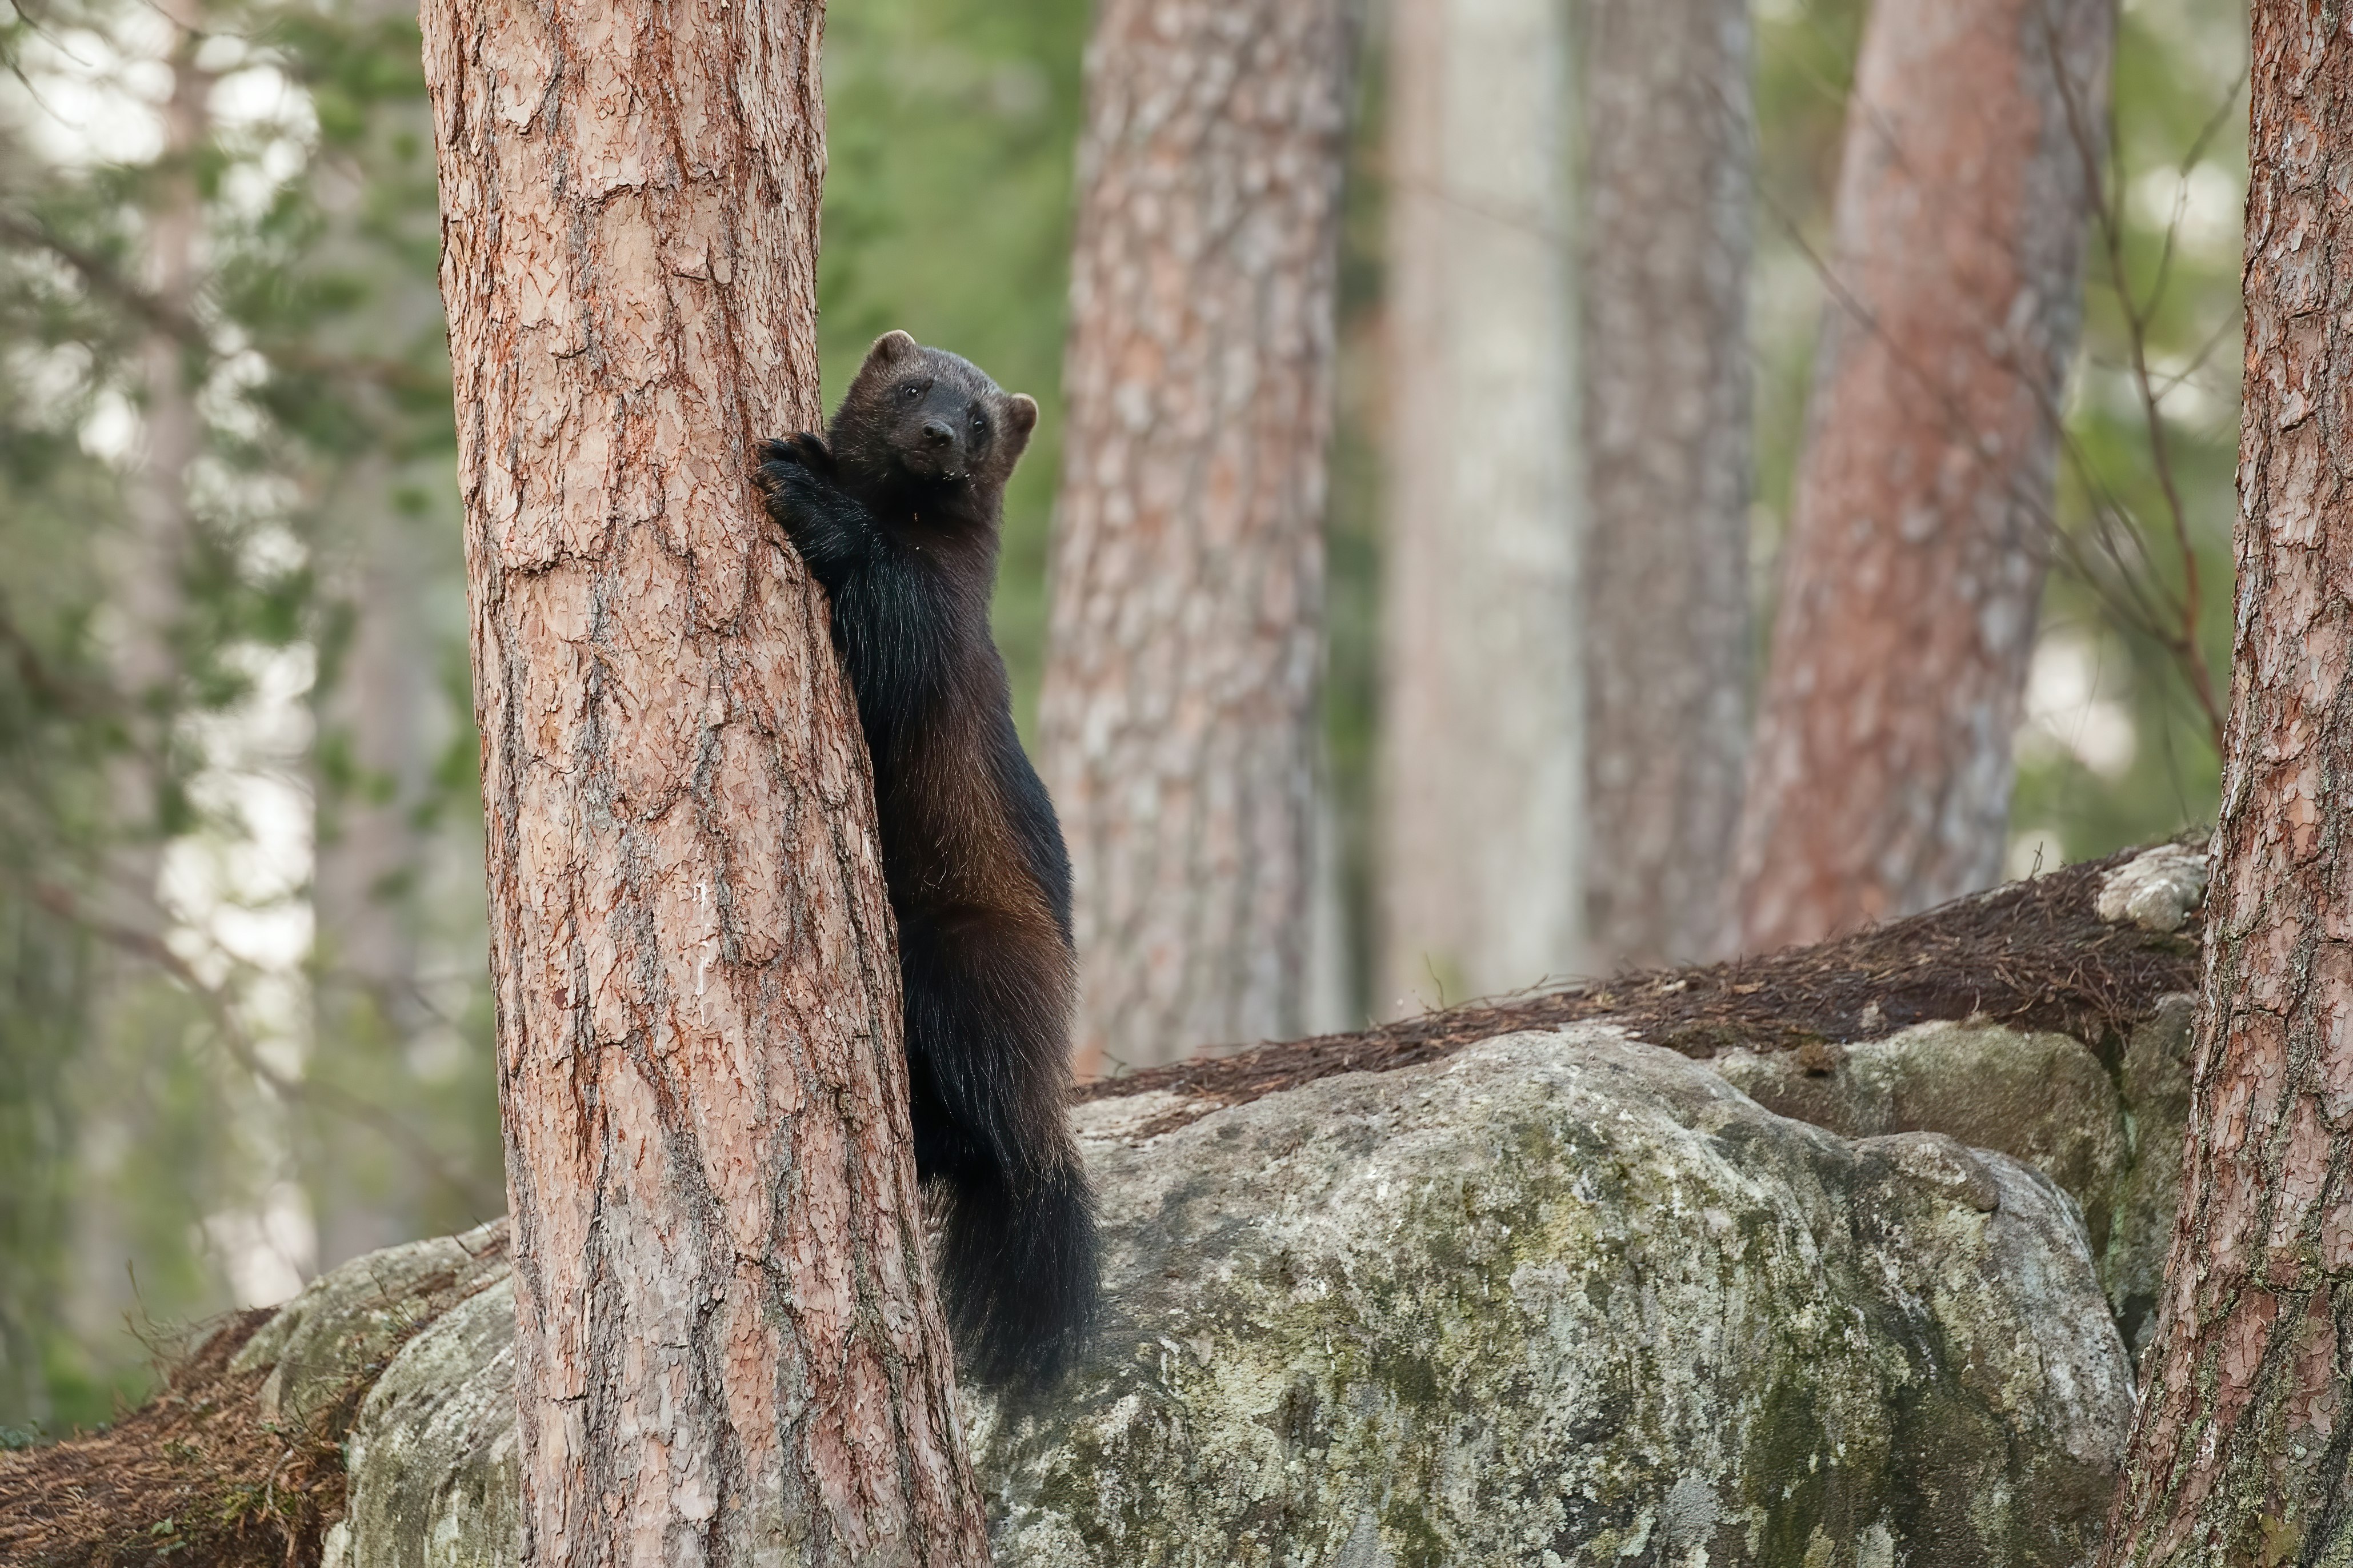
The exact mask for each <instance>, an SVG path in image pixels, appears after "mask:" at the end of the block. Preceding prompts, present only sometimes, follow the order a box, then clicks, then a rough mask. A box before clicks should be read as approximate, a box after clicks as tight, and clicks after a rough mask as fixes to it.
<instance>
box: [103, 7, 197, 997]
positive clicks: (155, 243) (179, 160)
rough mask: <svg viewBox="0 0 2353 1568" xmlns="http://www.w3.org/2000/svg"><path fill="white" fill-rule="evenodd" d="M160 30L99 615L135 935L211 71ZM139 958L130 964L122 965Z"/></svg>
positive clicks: (123, 899)
mask: <svg viewBox="0 0 2353 1568" xmlns="http://www.w3.org/2000/svg"><path fill="white" fill-rule="evenodd" d="M161 10H162V12H163V15H164V20H165V23H166V25H167V26H170V28H171V29H172V41H171V44H170V46H169V48H168V50H167V53H166V56H165V58H166V62H167V64H168V65H169V67H170V70H171V79H172V89H171V92H170V94H169V95H168V96H167V97H166V98H165V99H164V103H163V108H162V113H161V119H162V129H163V133H164V144H163V148H162V151H161V153H160V154H159V155H158V157H157V159H156V163H155V165H154V173H153V181H152V184H150V185H149V187H148V189H147V190H146V192H145V193H144V195H145V198H146V200H145V206H146V213H145V217H146V229H147V267H148V278H147V287H148V289H149V296H150V298H151V299H152V300H153V302H154V305H155V307H156V309H155V312H154V313H155V316H156V317H157V318H158V319H157V320H156V321H153V323H152V324H151V325H150V326H149V327H148V329H147V331H146V332H145V333H144V335H143V336H142V338H141V340H140V344H139V356H138V365H139V385H140V395H141V409H140V412H141V416H142V420H141V425H142V432H141V433H142V450H141V453H140V458H139V463H138V467H137V468H136V470H135V471H134V472H133V473H132V478H131V485H130V496H129V500H130V507H129V521H130V523H131V527H130V530H129V531H128V532H127V534H126V535H125V536H124V537H123V538H121V540H120V541H119V542H117V545H116V548H115V549H114V551H113V552H112V561H111V576H112V581H111V584H109V601H110V603H109V608H110V610H111V615H112V616H113V618H114V620H115V622H116V625H117V628H118V630H117V635H116V637H115V639H114V650H113V659H112V662H113V671H112V674H113V678H114V684H115V689H117V691H119V692H120V693H121V697H122V700H123V701H124V702H125V703H126V704H127V705H128V711H129V713H130V723H129V725H128V726H127V733H126V737H125V738H126V741H127V742H128V744H127V746H126V748H125V750H124V752H122V754H121V757H120V758H118V760H117V761H116V763H115V765H114V769H113V780H112V790H113V796H114V798H113V803H112V804H113V815H114V821H115V828H116V832H115V842H116V847H115V849H114V850H113V865H112V866H111V868H110V872H109V878H108V881H109V886H108V888H107V889H106V895H105V900H104V907H103V908H102V910H100V914H101V917H102V918H103V919H105V920H107V921H111V922H112V923H114V924H116V925H118V926H120V927H122V928H124V929H127V930H129V931H136V932H139V933H141V934H142V935H154V934H158V933H160V931H162V929H163V924H164V921H163V916H162V911H161V909H160V907H159V906H158V905H157V903H156V901H155V900H156V889H155V878H156V874H157V872H158V870H159V868H160V867H161V864H162V857H163V837H164V828H165V826H166V825H165V824H164V821H163V820H162V815H163V813H164V811H165V809H166V800H165V790H166V788H167V784H168V770H167V766H166V760H167V753H168V751H169V748H170V743H171V732H170V724H171V718H172V713H173V710H174V705H175V703H176V701H177V700H178V695H179V694H178V691H177V687H178V685H179V680H180V657H179V650H178V647H177V645H176V643H175V641H174V634H175V633H176V632H177V631H178V629H179V626H180V620H181V616H182V615H183V613H184V612H185V603H184V597H185V595H184V577H185V574H186V572H187V569H188V559H189V551H190V549H191V546H192V544H193V542H194V535H195V522H194V520H193V518H192V516H191V514H190V511H189V499H188V485H189V478H190V473H191V470H192V469H194V468H195V462H196V458H197V455H198V453H199V452H200V451H201V449H202V447H203V445H204V423H203V420H202V418H201V416H199V415H198V413H197V410H196V384H195V376H196V375H197V374H199V367H200V366H201V363H202V359H203V349H202V346H201V345H200V344H197V343H194V342H190V341H189V340H188V337H187V335H186V328H187V326H188V324H189V323H192V322H194V321H195V319H196V318H195V305H196V294H197V289H198V287H199V285H200V283H201V282H202V279H203V275H204V274H203V266H204V262H203V258H202V256H201V254H200V251H199V247H200V246H201V244H202V241H203V237H204V198H203V195H202V193H201V191H200V189H199V187H198V184H197V180H198V173H197V169H196V160H197V158H198V156H199V155H200V154H201V153H202V151H203V149H204V146H205V142H206V139H207V138H208V137H209V136H210V134H211V120H210V110H209V105H210V102H211V99H212V90H213V81H214V75H213V73H212V72H211V71H208V70H206V69H204V68H201V67H200V66H198V65H197V63H196V56H197V52H198V51H199V50H200V49H202V48H203V47H204V44H205V33H204V30H203V28H204V12H203V8H202V7H201V6H200V5H193V4H188V3H186V0H182V3H180V4H177V5H167V6H164V7H162V8H161ZM132 962H139V961H132Z"/></svg>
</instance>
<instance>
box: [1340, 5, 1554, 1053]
mask: <svg viewBox="0 0 2353 1568" xmlns="http://www.w3.org/2000/svg"><path fill="white" fill-rule="evenodd" d="M1566 24H1567V13H1566V7H1564V6H1560V5H1553V4H1550V3H1549V0H1398V4H1397V5H1395V7H1394V9H1393V11H1392V13H1391V21H1390V27H1391V29H1392V36H1391V45H1390V67H1389V108H1388V112H1389V117H1390V124H1389V152H1388V172H1389V193H1388V201H1389V224H1390V228H1389V279H1388V313H1389V327H1390V331H1391V334H1392V335H1391V339H1390V353H1389V363H1388V395H1389V432H1390V435H1389V443H1388V459H1389V487H1388V545H1387V551H1386V554H1385V557H1384V560H1383V564H1382V573H1383V592H1384V595H1385V598H1386V617H1387V626H1386V630H1385V658H1386V669H1385V671H1384V694H1383V699H1384V713H1383V717H1382V728H1381V762H1380V767H1381V787H1382V792H1383V795H1384V800H1383V812H1384V824H1383V827H1382V833H1381V880H1382V894H1381V915H1382V920H1383V925H1384V932H1383V937H1382V950H1383V957H1382V959H1381V961H1380V973H1379V979H1378V981H1377V990H1376V992H1375V995H1374V1001H1375V1003H1376V1005H1377V1008H1378V1009H1379V1010H1381V1011H1383V1012H1385V1013H1386V1012H1393V1011H1397V1010H1399V1009H1408V1008H1410V1007H1411V1005H1413V1002H1414V1000H1415V999H1417V998H1418V999H1419V1001H1421V1002H1423V1003H1429V1004H1435V1003H1439V1002H1441V1001H1443V1002H1455V1001H1460V1000H1461V999H1462V998H1463V997H1465V996H1471V995H1479V994H1489V993H1493V992H1498V991H1504V990H1509V989H1512V988H1514V987H1518V986H1525V985H1530V984H1535V982H1537V981H1539V980H1541V979H1543V978H1545V977H1546V975H1561V974H1565V973H1569V972H1572V971H1574V970H1575V969H1577V967H1578V966H1579V965H1580V963H1581V962H1582V954H1581V952H1580V948H1579V939H1580V931H1579V926H1580V921H1579V912H1580V910H1579V907H1580V904H1581V901H1582V899H1583V891H1582V878H1581V867H1580V866H1579V864H1578V861H1579V856H1580V848H1581V837H1582V834H1581V831H1580V824H1581V819H1582V812H1583V805H1584V800H1583V796H1584V777H1583V768H1584V761H1583V759H1584V749H1583V745H1582V743H1581V741H1580V737H1579V722H1580V713H1579V710H1580V709H1581V708H1582V706H1583V702H1582V694H1581V693H1580V691H1579V689H1578V682H1579V679H1580V677H1579V674H1578V664H1579V660H1578V657H1577V641H1578V638H1577V624H1576V611H1577V599H1576V532H1577V530H1576V527H1575V524H1576V512H1577V506H1576V500H1575V497H1576V493H1577V491H1576V465H1575V461H1574V458H1573V451H1574V447H1575V443H1576V439H1577V419H1576V416H1575V412H1574V401H1575V400H1574V391H1575V381H1574V379H1573V375H1574V373H1573V370H1572V361H1571V351H1572V342H1571V333H1570V321H1569V319H1568V312H1569V309H1570V306H1569V295H1568V268H1567V247H1568V237H1567V210H1566V205H1567V204H1566V195H1567V180H1566V179H1564V178H1563V158H1564V154H1565V153H1566V151H1567V138H1566V134H1565V132H1566V124H1565V120H1564V115H1565V113H1566V110H1567V100H1566V99H1567V95H1566V86H1567V37H1566V31H1567V26H1566Z"/></svg>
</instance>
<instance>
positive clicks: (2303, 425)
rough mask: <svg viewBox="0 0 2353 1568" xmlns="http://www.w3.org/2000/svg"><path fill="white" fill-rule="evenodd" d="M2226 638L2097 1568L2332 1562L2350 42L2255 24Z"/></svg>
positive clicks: (2349, 515) (2285, 9) (2345, 1432)
mask: <svg viewBox="0 0 2353 1568" xmlns="http://www.w3.org/2000/svg"><path fill="white" fill-rule="evenodd" d="M2253 23H2254V38H2253V57H2252V58H2253V67H2252V75H2251V87H2252V94H2251V96H2252V100H2253V102H2252V106H2251V114H2250V137H2249V144H2248V163H2249V165H2250V172H2251V188H2250V191H2249V194H2248V198H2247V248H2246V266H2245V274H2244V278H2245V297H2246V311H2247V314H2246V375H2245V395H2244V405H2243V412H2242V416H2241V417H2242V424H2241V426H2240V430H2241V434H2240V438H2239V518H2238V527H2237V535H2238V538H2237V551H2236V553H2237V557H2238V605H2239V610H2238V630H2237V639H2236V645H2235V651H2234V656H2233V660H2232V666H2233V668H2232V693H2231V718H2230V725H2229V729H2228V731H2227V732H2226V735H2225V739H2224V744H2223V757H2222V796H2221V813H2220V819H2219V821H2218V822H2217V824H2216V827H2215V835H2214V860H2213V869H2214V879H2213V883H2212V890H2211V892H2210V893H2209V895H2208V900H2207V910H2208V914H2207V921H2206V930H2207V939H2206V941H2207V945H2206V984H2205V995H2204V999H2203V1006H2202V1008H2201V1012H2200V1027H2199V1041H2198V1047H2197V1052H2196V1055H2195V1057H2194V1058H2193V1059H2192V1064H2191V1075H2192V1077H2191V1082H2192V1094H2193V1099H2192V1101H2191V1116H2190V1123H2189V1139H2188V1142H2187V1145H2186V1149H2185V1153H2184V1158H2183V1162H2182V1181H2183V1185H2182V1201H2181V1213H2180V1219H2179V1222H2178V1223H2177V1225H2176V1227H2175V1230H2174V1237H2173V1251H2172V1256H2171V1258H2170V1259H2169V1260H2168V1264H2167V1268H2166V1290H2165V1295H2164V1298H2163V1300H2161V1302H2160V1303H2159V1306H2158V1325H2157V1333H2156V1339H2155V1342H2154V1343H2153V1344H2152V1346H2151V1351H2150V1360H2149V1362H2148V1364H2147V1368H2146V1369H2145V1370H2146V1376H2145V1378H2144V1380H2143V1390H2144V1392H2143V1394H2142V1396H2141V1404H2140V1414H2139V1418H2138V1420H2137V1422H2136V1423H2135V1426H2134V1431H2133V1439H2132V1447H2131V1449H2130V1452H2129V1454H2128V1456H2127V1459H2126V1472H2125V1476H2124V1479H2123V1481H2122V1482H2121V1484H2120V1485H2119V1487H2118V1489H2117V1496H2116V1512H2115V1514H2114V1516H2113V1517H2112V1518H2111V1521H2110V1523H2109V1529H2108V1533H2107V1537H2106V1541H2105V1545H2104V1547H2103V1550H2102V1554H2101V1556H2102V1561H2103V1563H2107V1564H2116V1563H2258V1564H2265V1565H2274V1564H2284V1563H2341V1562H2344V1561H2345V1560H2346V1559H2347V1556H2348V1553H2349V1552H2353V1486H2348V1482H2353V1476H2348V1455H2349V1454H2353V1449H2348V1436H2353V1350H2348V1346H2353V1185H2348V1183H2353V882H2348V873H2353V838H2348V833H2353V823H2348V819H2347V816H2346V814H2345V811H2344V806H2343V789H2344V780H2345V779H2346V778H2347V777H2348V774H2353V684H2348V680H2347V679H2346V678H2347V675H2348V668H2353V667H2348V648H2353V601H2348V598H2347V596H2346V591H2345V585H2346V582H2347V579H2348V574H2353V489H2348V483H2347V479H2346V475H2347V474H2348V472H2353V426H2348V424H2347V420H2346V414H2345V411H2346V409H2347V407H2348V397H2349V396H2353V339H2348V328H2347V324H2346V323H2347V316H2346V306H2347V303H2348V298H2353V214H2348V210H2347V207H2346V205H2345V202H2344V200H2343V195H2342V193H2343V190H2344V187H2345V183H2346V180H2347V179H2348V174H2353V37H2348V34H2347V32H2346V29H2345V26H2344V23H2343V19H2342V17H2341V16H2338V15H2337V13H2336V12H2334V11H2333V10H2322V9H2320V8H2318V7H2314V6H2309V5H2303V4H2289V3H2285V0H2261V3H2260V4H2258V5H2255V6H2253Z"/></svg>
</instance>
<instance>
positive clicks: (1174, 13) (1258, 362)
mask: <svg viewBox="0 0 2353 1568" xmlns="http://www.w3.org/2000/svg"><path fill="white" fill-rule="evenodd" d="M1354 57H1355V27H1354V25H1353V9H1352V6H1351V5H1349V4H1348V3H1347V0H1304V3H1301V4H1286V3H1283V0H1176V3H1174V4H1162V3H1158V0H1154V3H1146V0H1106V3H1105V4H1104V5H1103V8H1102V11H1101V14H1100V15H1099V16H1098V17H1097V20H1096V23H1095V29H1094V37H1093V41H1092V44H1091V45H1090V47H1089V49H1088V54H1087V118H1086V128H1085V131H1084V132H1083V134H1082V140H1081V142H1080V151H1079V192H1080V195H1079V216H1078V229H1077V236H1076V239H1075V243H1074V247H1073V251H1072V259H1071V343H1070V351H1069V354H1068V358H1067V360H1066V363H1065V369H1064V372H1063V377H1062V387H1063V393H1064V398H1065V403H1066V405H1067V408H1068V410H1069V414H1068V418H1069V426H1068V427H1067V429H1066V431H1065V433H1064V436H1063V440H1062V450H1063V453H1064V459H1063V465H1062V487H1061V497H1060V511H1059V514H1058V516H1057V519H1056V536H1055V542H1054V565H1053V589H1052V595H1053V602H1052V622H1051V634H1050V635H1051V642H1050V653H1049V656H1048V661H1047V668H1046V681H1045V688H1044V690H1043V692H1042V694H1041V697H1040V700H1039V728H1040V730H1041V731H1042V741H1043V747H1042V750H1043V753H1044V761H1045V769H1044V772H1045V775H1046V780H1047V784H1048V785H1049V787H1050V789H1051V791H1052V793H1053V796H1054V802H1055V805H1056V807H1057V808H1058V810H1059V811H1060V815H1061V820H1062V827H1063V831H1064V833H1065V835H1066V836H1067V837H1068V839H1069V842H1070V847H1071V865H1072V870H1073V872H1074V877H1075V884H1076V886H1075V903H1076V926H1077V937H1078V949H1079V964H1080V977H1081V978H1080V993H1081V999H1080V1024H1079V1071H1080V1073H1081V1074H1082V1076H1092V1074H1094V1073H1096V1072H1099V1071H1101V1070H1103V1068H1105V1067H1106V1066H1126V1067H1145V1066H1149V1065H1151V1064H1153V1063H1155V1062H1164V1061H1170V1060H1174V1059H1176V1058H1180V1057H1183V1056H1185V1055H1187V1054H1188V1053H1189V1052H1191V1051H1193V1050H1194V1049H1196V1048H1198V1047H1202V1046H1213V1045H1224V1044H1229V1043H1235V1042H1247V1041H1256V1040H1261V1039H1279V1038H1284V1037H1291V1036H1293V1035H1296V1034H1298V1033H1300V1032H1301V1031H1302V1028H1303V1024H1304V1021H1305V1015H1306V1010H1307V1005H1308V969H1309V956H1310V952H1309V916H1310V910H1311V907H1312V899H1313V892H1314V881H1313V879H1314V867H1315V856H1314V832H1315V819H1314V759H1315V754H1316V752H1315V740H1316V732H1317V708H1316V685H1317V675H1318V671H1319V667H1320V663H1321V646H1322V632H1323V609H1324V605H1323V594H1324V547H1323V523H1324V463H1325V448H1326V446H1327V444H1328V442H1329V439H1330V435H1331V427H1332V409H1331V405H1332V357H1333V338H1334V318H1333V311H1334V290H1335V272H1336V268H1337V258H1338V251H1339V220H1340V181H1341V170H1342V163H1343V158H1344V155H1345V151H1346V139H1347V121H1348V96H1349V80H1350V76H1351V68H1352V66H1353V63H1354Z"/></svg>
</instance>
